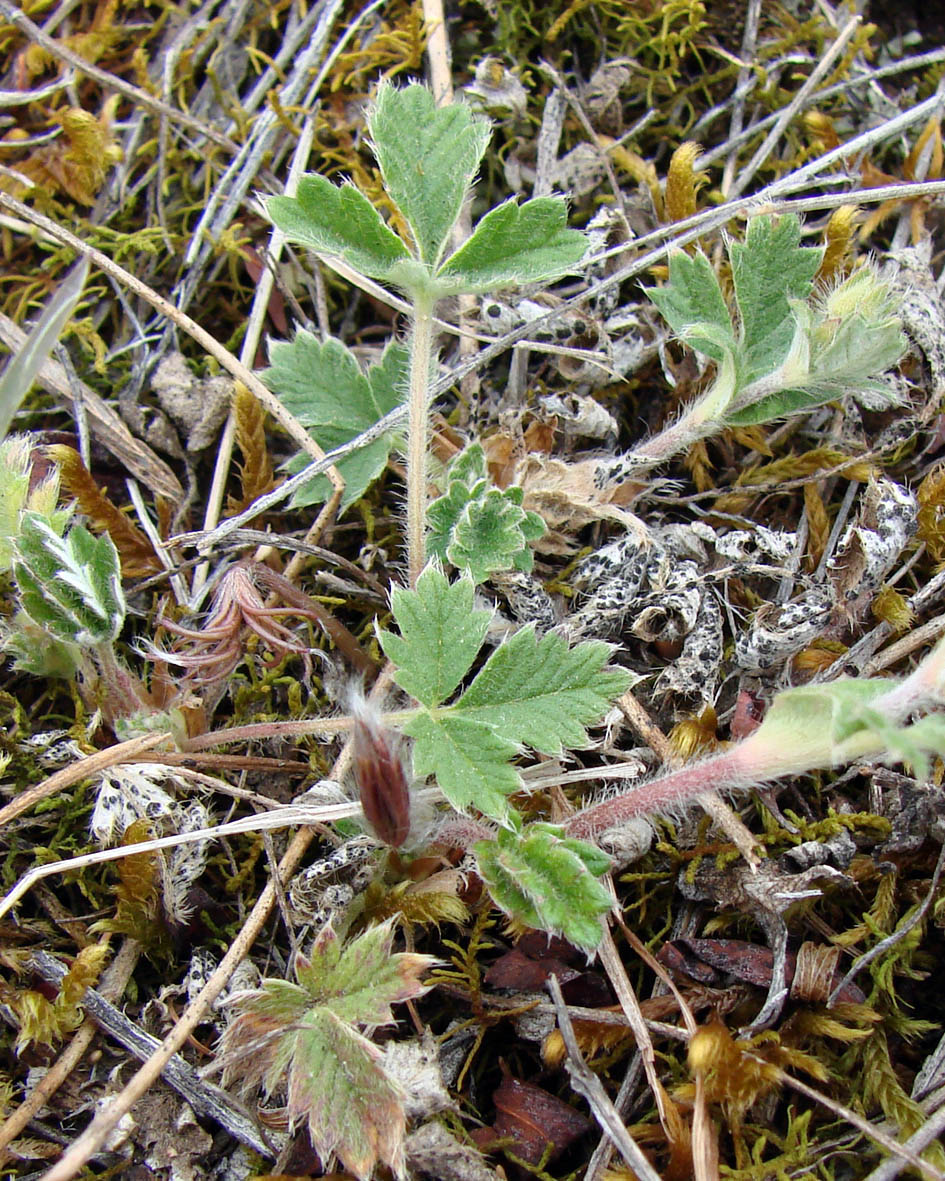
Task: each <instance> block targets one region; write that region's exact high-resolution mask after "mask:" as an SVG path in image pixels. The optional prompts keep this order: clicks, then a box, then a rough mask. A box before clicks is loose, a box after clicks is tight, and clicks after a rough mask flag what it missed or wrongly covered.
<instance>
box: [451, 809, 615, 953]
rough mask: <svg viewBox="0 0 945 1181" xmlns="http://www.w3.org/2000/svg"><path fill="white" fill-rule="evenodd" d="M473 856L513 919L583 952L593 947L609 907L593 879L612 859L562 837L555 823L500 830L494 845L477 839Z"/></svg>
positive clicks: (608, 900) (604, 891) (607, 897)
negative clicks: (558, 937)
mask: <svg viewBox="0 0 945 1181" xmlns="http://www.w3.org/2000/svg"><path fill="white" fill-rule="evenodd" d="M473 852H474V853H475V854H476V860H477V862H478V864H479V872H480V874H481V875H482V878H483V881H484V882H485V883H486V885H487V886H488V887H489V893H490V894H491V895H492V899H493V901H494V902H495V903H496V905H497V906H498V907H500V908H501V909H502V910H504V911H505V912H506V914H508V915H509V916H510V917H511V918H513V919H516V920H517V921H518V922H521V923H525V924H527V925H528V926H530V927H537V928H538V929H539V930H542V931H548V932H549V933H552V934H557V935H562V936H563V937H564V938H565V939H567V940H569V941H570V942H571V943H573V944H575V945H576V946H577V947H582V948H584V949H585V950H586V951H593V950H594V948H596V947H597V945H598V943H599V942H600V938H601V925H600V916H601V915H603V914H606V913H607V911H608V910H610V907H611V897H610V893H609V892H608V891H607V889H606V888H605V887H604V886H603V885H602V884H601V883H600V882H599V881H598V880H597V879H598V877H599V876H600V875H601V874H602V873H605V872H606V871H607V870H608V869H609V868H610V859H609V858H608V857H607V856H606V855H605V854H603V853H601V851H600V850H599V849H597V848H596V847H595V846H594V845H590V844H587V843H586V842H584V841H577V840H566V839H564V834H563V832H562V830H561V829H560V828H558V827H556V826H555V825H553V824H530V825H528V826H527V827H526V828H525V829H524V830H522V831H520V830H518V828H517V826H516V827H515V828H511V829H500V831H499V833H498V834H497V836H496V839H495V840H494V841H477V843H476V844H475V845H474V846H473Z"/></svg>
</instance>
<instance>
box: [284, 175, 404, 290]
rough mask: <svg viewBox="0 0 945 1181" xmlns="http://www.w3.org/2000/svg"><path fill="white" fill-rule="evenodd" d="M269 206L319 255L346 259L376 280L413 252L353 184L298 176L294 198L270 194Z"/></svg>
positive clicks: (388, 274)
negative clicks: (297, 185)
mask: <svg viewBox="0 0 945 1181" xmlns="http://www.w3.org/2000/svg"><path fill="white" fill-rule="evenodd" d="M266 211H267V213H268V214H269V216H270V217H271V218H272V221H273V223H274V224H275V225H276V226H278V228H279V229H280V230H282V232H283V233H284V234H285V236H286V237H287V238H288V239H289V240H290V241H292V242H300V243H301V244H302V245H303V246H307V247H308V248H309V249H310V250H314V251H315V253H316V254H321V255H327V256H329V257H337V258H341V259H343V260H344V261H345V262H346V263H347V264H348V265H349V266H351V267H354V269H355V270H356V271H360V272H361V274H363V275H368V276H370V277H371V278H372V279H391V277H392V275H396V274H397V273H398V270H399V267H398V263H402V262H403V261H404V260H406V259H409V258H410V251H409V250H408V249H407V247H406V246H405V244H404V243H403V242H402V241H401V240H400V238H398V236H397V235H396V234H395V233H394V231H393V230H391V229H389V228H388V227H387V226H386V225H385V224H384V221H383V219H382V218H381V215H380V214H379V213H378V212H377V210H376V209H375V208H374V206H373V205H372V204H371V202H370V201H369V200H368V199H367V197H365V196H364V194H363V193H361V192H360V191H359V190H358V189H356V188H355V187H354V185H352V184H343V185H341V186H338V185H333V184H332V183H331V181H330V180H328V179H326V178H325V177H324V176H319V175H318V174H317V173H307V174H306V175H305V176H303V177H302V178H301V179H300V181H299V187H298V194H297V196H295V197H270V198H269V199H268V200H267V201H266Z"/></svg>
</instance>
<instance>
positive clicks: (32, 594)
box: [13, 512, 125, 646]
mask: <svg viewBox="0 0 945 1181" xmlns="http://www.w3.org/2000/svg"><path fill="white" fill-rule="evenodd" d="M14 549H15V557H14V562H13V573H14V575H15V576H16V581H17V585H18V586H19V589H20V602H21V604H22V607H23V610H24V611H25V612H26V614H27V615H28V616H29V617H30V618H31V619H32V620H33V622H34V623H36V624H37V625H38V626H39V627H41V628H43V629H44V630H45V631H47V632H49V634H50V635H52V636H53V637H54V638H55V639H57V640H62V641H64V642H66V643H73V644H79V645H80V646H81V645H89V644H107V643H111V642H112V641H113V640H115V639H116V637H117V636H118V633H119V631H120V630H121V626H122V623H123V622H124V619H125V596H124V593H123V592H122V589H121V566H120V563H119V560H118V551H117V550H116V549H115V546H114V545H113V544H112V541H111V538H109V537H107V536H103V537H95V536H94V535H93V534H91V533H90V532H89V531H88V529H86V528H85V527H84V526H82V525H74V526H73V527H72V529H70V531H69V533H68V534H67V535H66V536H65V537H60V536H59V534H58V533H57V532H56V531H55V529H54V528H53V527H52V525H51V524H50V523H49V521H48V520H47V518H46V517H44V516H43V515H42V514H40V513H36V512H24V513H23V515H22V517H21V518H20V532H19V534H18V536H17V538H16V541H15V547H14Z"/></svg>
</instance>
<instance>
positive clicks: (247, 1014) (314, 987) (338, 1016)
mask: <svg viewBox="0 0 945 1181" xmlns="http://www.w3.org/2000/svg"><path fill="white" fill-rule="evenodd" d="M392 939H393V920H389V921H388V922H387V923H383V924H381V925H379V926H377V927H372V928H370V929H369V930H367V931H365V932H364V933H363V934H361V935H359V936H358V937H357V938H356V939H354V940H352V941H351V943H349V944H348V945H347V946H344V947H343V946H342V945H341V942H340V941H339V939H338V937H337V936H336V935H335V933H334V931H333V930H332V929H331V926H330V925H328V924H326V926H325V927H324V928H323V929H322V930H321V931H320V932H319V934H318V936H317V937H316V939H315V943H314V945H313V947H312V951H311V955H310V957H308V958H306V957H304V956H299V957H298V959H297V961H296V969H295V971H296V978H297V980H298V983H297V984H293V983H292V982H290V981H287V980H264V981H263V982H262V985H261V987H260V988H258V989H253V990H252V991H248V992H245V993H240V994H237V995H236V996H235V997H234V998H233V1003H234V1004H235V1005H236V1006H238V1007H239V1008H240V1009H241V1010H242V1011H241V1012H240V1013H239V1014H238V1015H237V1017H236V1018H235V1020H234V1021H232V1022H231V1023H230V1025H229V1026H228V1027H227V1029H226V1031H225V1033H224V1035H223V1048H222V1054H221V1061H222V1063H223V1078H224V1083H228V1082H231V1081H237V1082H238V1083H239V1085H240V1088H241V1090H242V1091H243V1092H244V1093H245V1092H248V1091H251V1090H252V1089H253V1088H254V1087H257V1086H259V1085H260V1084H261V1085H262V1087H263V1088H264V1090H265V1091H266V1093H267V1094H270V1095H271V1094H272V1093H273V1092H274V1091H276V1090H277V1089H279V1088H280V1087H281V1086H282V1085H283V1083H284V1082H285V1083H287V1089H288V1099H287V1110H288V1113H289V1119H290V1122H291V1123H292V1125H293V1126H295V1125H297V1124H299V1123H301V1122H303V1121H305V1122H307V1124H308V1127H309V1134H310V1136H311V1140H312V1145H313V1147H314V1148H315V1150H316V1152H317V1153H318V1154H319V1156H320V1157H321V1159H322V1161H323V1162H325V1163H327V1161H328V1160H329V1158H330V1157H331V1155H332V1154H335V1155H337V1156H338V1158H339V1159H340V1160H341V1161H342V1162H343V1163H344V1165H345V1167H346V1168H348V1169H349V1170H350V1171H351V1172H352V1173H354V1174H355V1175H356V1176H357V1177H359V1178H361V1179H362V1181H368V1178H369V1177H370V1176H371V1174H372V1173H373V1171H374V1167H375V1165H376V1164H377V1162H378V1161H382V1162H383V1163H384V1164H386V1165H387V1166H389V1168H390V1169H392V1170H393V1171H394V1173H395V1174H396V1175H397V1176H398V1177H403V1176H405V1172H404V1154H403V1140H404V1134H405V1128H406V1117H405V1114H404V1107H403V1092H402V1090H401V1088H400V1086H399V1085H398V1084H397V1083H396V1082H395V1081H394V1080H393V1079H392V1078H390V1077H389V1076H388V1075H387V1074H386V1073H385V1070H384V1067H383V1066H382V1065H381V1062H380V1059H381V1052H380V1050H378V1049H377V1047H376V1046H374V1045H373V1044H372V1043H371V1042H370V1041H368V1039H367V1038H366V1037H364V1036H363V1035H362V1034H360V1033H359V1032H358V1031H357V1029H355V1025H370V1026H374V1025H382V1024H385V1023H387V1022H389V1021H392V1020H393V1014H392V1012H391V1005H392V1004H394V1003H395V1002H396V1001H403V1000H407V999H409V998H410V997H414V996H419V995H420V994H421V993H422V992H424V991H425V986H424V985H422V984H421V983H420V976H421V974H422V973H423V972H424V971H425V970H426V969H427V968H428V967H429V966H430V965H431V964H434V963H436V962H437V961H436V960H435V959H433V958H432V957H430V956H423V955H415V954H407V953H403V952H401V953H396V954H395V953H392V952H391V942H392Z"/></svg>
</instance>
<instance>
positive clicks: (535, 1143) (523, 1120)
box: [493, 1075, 593, 1164]
mask: <svg viewBox="0 0 945 1181" xmlns="http://www.w3.org/2000/svg"><path fill="white" fill-rule="evenodd" d="M493 1101H494V1102H495V1106H496V1117H495V1130H496V1133H497V1134H498V1135H499V1136H501V1137H505V1136H510V1137H512V1139H513V1140H514V1141H515V1147H514V1149H513V1151H514V1153H515V1155H516V1156H519V1157H521V1158H522V1159H523V1160H526V1161H528V1162H529V1163H531V1164H537V1163H538V1161H540V1160H541V1159H542V1156H543V1155H544V1153H545V1149H546V1148H547V1146H548V1145H549V1143H550V1144H551V1145H552V1149H551V1154H550V1157H549V1160H551V1161H553V1160H555V1159H556V1158H557V1157H558V1156H560V1155H561V1153H562V1152H564V1150H565V1149H566V1148H568V1147H569V1145H571V1144H572V1143H573V1142H574V1141H575V1140H577V1138H578V1137H579V1136H583V1135H584V1133H585V1132H587V1131H589V1130H590V1129H591V1127H592V1126H593V1125H592V1124H591V1121H590V1120H589V1119H587V1118H586V1117H585V1116H583V1115H581V1113H580V1112H579V1111H575V1110H574V1108H573V1107H569V1106H568V1104H567V1103H565V1102H564V1101H563V1100H561V1099H558V1098H556V1097H555V1096H554V1095H551V1094H549V1093H548V1091H545V1090H542V1088H541V1087H536V1086H533V1085H532V1084H531V1083H523V1082H520V1081H519V1080H518V1079H515V1078H512V1077H511V1075H506V1077H505V1078H504V1079H503V1080H502V1084H501V1086H500V1087H499V1089H498V1090H497V1091H496V1092H495V1094H494V1095H493Z"/></svg>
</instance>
